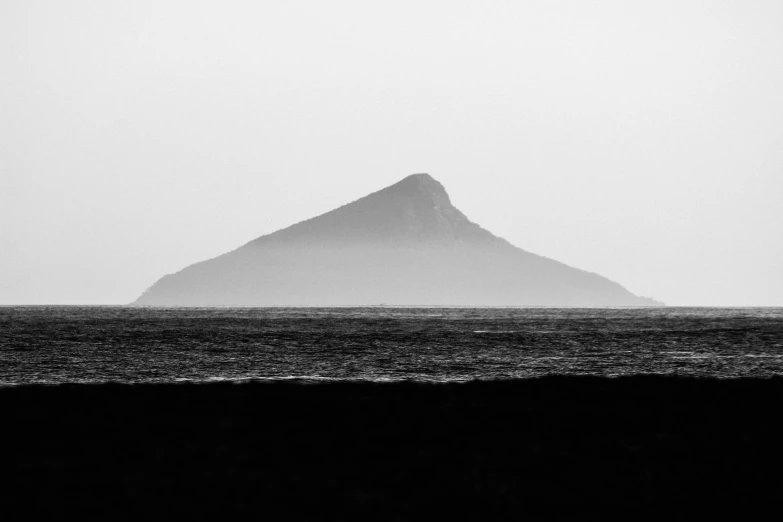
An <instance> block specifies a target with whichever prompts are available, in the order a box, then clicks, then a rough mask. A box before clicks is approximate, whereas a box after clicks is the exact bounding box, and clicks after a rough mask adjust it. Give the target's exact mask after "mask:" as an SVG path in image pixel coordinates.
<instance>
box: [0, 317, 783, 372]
mask: <svg viewBox="0 0 783 522" xmlns="http://www.w3.org/2000/svg"><path fill="white" fill-rule="evenodd" d="M636 374H665V375H687V376H698V377H716V378H737V377H770V376H774V375H783V308H672V307H668V308H601V309H596V308H585V309H579V308H435V307H419V308H417V307H365V308H141V307H119V306H116V307H99V306H90V307H85V306H30V307H24V306H19V307H17V306H6V307H0V386H15V385H24V384H62V383H106V382H118V383H170V382H182V381H193V382H210V381H226V380H227V381H237V382H241V381H247V380H279V379H292V380H300V381H303V382H314V381H331V380H337V381H428V382H449V381H470V380H476V379H484V380H488V379H489V380H492V379H520V378H522V379H524V378H531V377H538V376H544V375H601V376H622V375H636Z"/></svg>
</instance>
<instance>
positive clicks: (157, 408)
mask: <svg viewBox="0 0 783 522" xmlns="http://www.w3.org/2000/svg"><path fill="white" fill-rule="evenodd" d="M781 398H783V377H774V378H768V379H729V380H717V379H716V380H712V379H695V378H683V377H662V376H634V377H620V378H601V377H565V376H562V377H557V376H553V377H543V378H536V379H527V380H516V381H476V382H469V383H461V384H422V383H410V382H403V383H377V384H374V383H351V382H331V383H319V384H301V383H291V382H243V383H239V384H234V383H229V382H224V383H211V384H190V383H181V384H145V385H125V384H102V385H77V384H71V385H58V386H43V385H33V386H15V387H7V388H1V389H0V411H2V421H3V422H2V425H3V426H4V427H3V428H2V432H3V438H4V439H5V442H4V444H3V446H2V447H3V448H4V454H5V455H4V458H3V461H4V464H5V466H3V467H4V470H5V473H4V478H3V481H4V482H6V484H4V485H3V487H2V492H3V495H2V497H3V498H2V499H1V500H2V504H3V509H4V510H8V509H23V510H24V512H25V513H26V514H27V515H28V516H30V515H33V514H46V515H47V516H50V517H55V518H57V517H58V516H65V515H79V516H104V517H110V518H112V519H118V518H128V519H138V518H150V517H152V518H173V517H177V518H180V517H185V516H188V517H197V518H205V517H211V518H214V517H225V516H230V515H242V516H244V515H253V516H258V515H260V514H275V515H274V517H275V519H279V518H281V517H283V516H285V517H286V518H288V519H307V520H312V519H352V518H353V519H364V520H368V519H371V520H409V519H438V518H445V517H451V518H454V517H457V518H463V519H464V518H470V519H478V520H489V519H508V518H517V517H518V515H520V514H522V513H524V512H526V511H527V510H528V509H532V508H536V509H547V510H554V511H558V510H560V509H587V508H597V509H602V510H603V509H611V510H617V509H620V510H628V509H634V510H635V509H644V510H647V511H649V510H656V511H657V510H668V509H674V508H681V507H691V508H696V509H700V508H707V507H709V508H711V509H714V508H720V509H723V508H727V507H743V506H744V507H762V506H775V505H776V503H777V501H778V499H780V498H781V497H783V467H782V466H783V428H782V427H781V422H780V405H781ZM6 512H8V511H6Z"/></svg>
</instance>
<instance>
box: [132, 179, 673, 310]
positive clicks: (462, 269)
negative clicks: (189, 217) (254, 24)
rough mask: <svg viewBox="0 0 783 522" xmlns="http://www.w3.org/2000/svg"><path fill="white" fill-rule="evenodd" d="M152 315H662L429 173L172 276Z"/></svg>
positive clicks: (162, 284) (153, 302) (163, 283)
mask: <svg viewBox="0 0 783 522" xmlns="http://www.w3.org/2000/svg"><path fill="white" fill-rule="evenodd" d="M134 304H136V305H148V306H341V305H344V306H363V305H380V304H384V305H443V306H449V305H458V306H655V305H659V304H660V303H658V302H656V301H653V300H652V299H648V298H642V297H637V296H635V295H633V294H632V293H630V292H629V291H628V290H626V289H625V288H623V287H622V286H621V285H619V284H617V283H615V282H613V281H610V280H609V279H606V278H605V277H602V276H600V275H597V274H594V273H591V272H586V271H583V270H579V269H577V268H573V267H570V266H567V265H564V264H563V263H560V262H557V261H554V260H552V259H548V258H546V257H542V256H539V255H536V254H533V253H530V252H527V251H525V250H522V249H520V248H517V247H515V246H514V245H512V244H510V243H509V242H508V241H506V240H504V239H502V238H499V237H497V236H495V235H493V234H492V233H491V232H489V231H487V230H485V229H483V228H481V227H480V226H479V225H477V224H475V223H473V222H472V221H470V220H469V219H468V218H467V217H466V216H465V215H464V214H463V213H462V212H460V211H459V210H458V209H457V208H456V207H454V206H453V205H452V204H451V200H450V199H449V196H448V194H447V193H446V190H445V189H444V188H443V185H441V184H440V183H439V182H438V181H436V180H435V179H433V178H432V177H431V176H429V175H428V174H414V175H411V176H408V177H406V178H404V179H403V180H401V181H399V182H398V183H395V184H394V185H391V186H389V187H386V188H385V189H383V190H380V191H378V192H374V193H372V194H370V195H368V196H365V197H363V198H361V199H359V200H357V201H354V202H352V203H349V204H347V205H344V206H342V207H339V208H337V209H335V210H332V211H330V212H327V213H325V214H322V215H320V216H317V217H314V218H311V219H308V220H306V221H302V222H300V223H297V224H295V225H292V226H290V227H288V228H285V229H282V230H278V231H277V232H274V233H272V234H268V235H265V236H261V237H259V238H257V239H254V240H253V241H251V242H249V243H247V244H246V245H244V246H242V247H240V248H238V249H236V250H234V251H231V252H228V253H226V254H223V255H221V256H218V257H216V258H214V259H210V260H207V261H202V262H200V263H196V264H193V265H190V266H188V267H186V268H184V269H182V270H181V271H179V272H177V273H175V274H170V275H166V276H164V277H163V278H161V279H160V280H159V281H158V282H156V283H155V284H154V285H153V286H152V287H150V288H149V289H148V290H147V291H145V292H144V293H143V294H142V295H141V297H139V298H138V299H137V300H136V301H135V303H134Z"/></svg>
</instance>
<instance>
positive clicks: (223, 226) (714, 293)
mask: <svg viewBox="0 0 783 522" xmlns="http://www.w3.org/2000/svg"><path fill="white" fill-rule="evenodd" d="M781 28H783V2H780V0H769V1H765V0H744V1H687V0H673V1H669V0H663V1H662V0H655V1H652V0H651V1H645V2H640V1H636V2H634V1H630V0H618V1H594V2H588V1H585V0H576V1H552V0H547V1H529V0H526V1H518V0H514V1H506V2H504V1H492V2H488V1H486V0H485V1H470V2H467V1H455V0H448V1H430V2H427V1H425V0H416V1H394V2H392V1H386V2H372V1H367V0H364V1H340V0H332V1H329V2H323V1H292V0H285V1H279V2H273V1H269V0H267V1H247V2H231V1H226V0H221V1H213V2H204V1H194V0H152V1H147V0H134V1H132V2H131V1H127V2H116V1H110V0H95V1H85V0H70V1H67V2H63V1H59V0H48V1H47V0H44V1H32V0H3V1H2V2H1V3H0V304H28V303H29V304H35V303H41V304H43V303H63V304H65V303H74V304H77V303H95V304H103V303H106V304H111V303H127V302H130V301H132V300H133V299H135V298H136V297H137V296H138V295H139V294H140V293H141V292H142V291H143V290H144V289H145V288H146V287H148V286H149V285H151V284H152V283H153V282H154V281H155V280H156V279H157V278H159V277H160V276H162V275H164V274H165V273H169V272H173V271H177V270H179V269H180V268H183V267H184V266H186V265H188V264H190V263H193V262H195V261H199V260H203V259H206V258H209V257H213V256H215V255H218V254H221V253H223V252H225V251H228V250H231V249H233V248H236V247H237V246H239V245H241V244H243V243H245V242H247V241H249V240H251V239H253V238H255V237H257V236H260V235H263V234H266V233H269V232H273V231H274V230H277V229H279V228H282V227H285V226H288V225H290V224H292V223H294V222H297V221H301V220H302V219H305V218H308V217H312V216H314V215H316V214H320V213H322V212H325V211H328V210H330V209H332V208H334V207H336V206H338V205H341V204H344V203H346V202H349V201H352V200H354V199H357V198H359V197H361V196H364V195H366V194H367V193H369V192H372V191H375V190H378V189H380V188H383V187H385V186H387V185H389V184H392V183H394V182H396V181H398V180H399V179H401V178H403V177H404V176H406V175H408V174H412V173H415V172H428V173H430V174H431V175H432V176H434V177H435V178H436V179H438V180H439V181H441V182H442V183H443V184H444V185H445V187H446V189H447V190H448V191H449V194H450V195H451V198H452V201H453V202H454V204H455V205H456V206H457V207H458V208H460V209H461V210H462V211H463V212H465V214H467V216H468V217H469V218H470V219H472V220H473V221H475V222H477V223H479V224H480V225H482V226H484V227H485V228H487V229H489V230H490V231H492V232H494V233H495V234H497V235H500V236H502V237H505V238H506V239H508V240H509V241H511V242H512V243H514V244H515V245H517V246H520V247H522V248H524V249H526V250H529V251H532V252H535V253H538V254H542V255H546V256H548V257H552V258H555V259H558V260H560V261H563V262H565V263H568V264H571V265H573V266H576V267H579V268H583V269H586V270H590V271H594V272H598V273H600V274H602V275H605V276H607V277H609V278H611V279H614V280H616V281H618V282H620V283H621V284H623V285H624V286H626V287H627V288H628V289H629V290H631V291H632V292H634V293H637V294H640V295H644V296H651V297H655V298H657V299H661V300H663V301H664V302H666V303H667V304H672V305H783V240H781V229H783V226H782V225H783V205H782V204H781V199H782V196H783V94H782V93H783V30H781Z"/></svg>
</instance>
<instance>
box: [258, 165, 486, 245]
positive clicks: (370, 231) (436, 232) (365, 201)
mask: <svg viewBox="0 0 783 522" xmlns="http://www.w3.org/2000/svg"><path fill="white" fill-rule="evenodd" d="M489 238H493V239H496V238H495V236H493V235H492V234H490V233H489V232H487V231H486V230H484V229H482V228H481V227H479V226H478V225H476V224H475V223H472V222H471V221H470V220H468V218H466V217H465V215H464V214H463V213H462V212H460V211H459V210H458V209H457V208H455V207H454V206H453V205H452V204H451V200H450V199H449V195H448V193H446V189H445V188H443V185H441V184H440V182H438V181H437V180H436V179H435V178H433V177H432V176H430V175H429V174H411V175H410V176H406V177H405V178H403V179H402V180H400V181H398V182H397V183H395V184H393V185H390V186H388V187H386V188H384V189H381V190H379V191H377V192H373V193H372V194H370V195H368V196H365V197H363V198H360V199H358V200H356V201H353V202H351V203H348V204H346V205H343V206H341V207H339V208H336V209H335V210H332V211H331V212H327V213H325V214H322V215H320V216H316V217H314V218H311V219H308V220H306V221H302V222H300V223H297V224H295V225H292V226H290V227H288V228H285V229H283V230H278V231H277V232H275V233H273V234H270V235H268V236H263V237H260V238H258V239H256V240H255V241H253V243H258V242H261V243H265V242H267V241H275V242H286V243H292V242H293V243H299V242H305V243H310V244H312V243H327V242H339V243H346V242H348V243H353V242H358V243H367V242H370V243H378V242H394V243H400V242H410V241H414V242H420V241H427V242H431V241H439V242H442V241H454V240H462V241H465V240H487V239H489Z"/></svg>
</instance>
